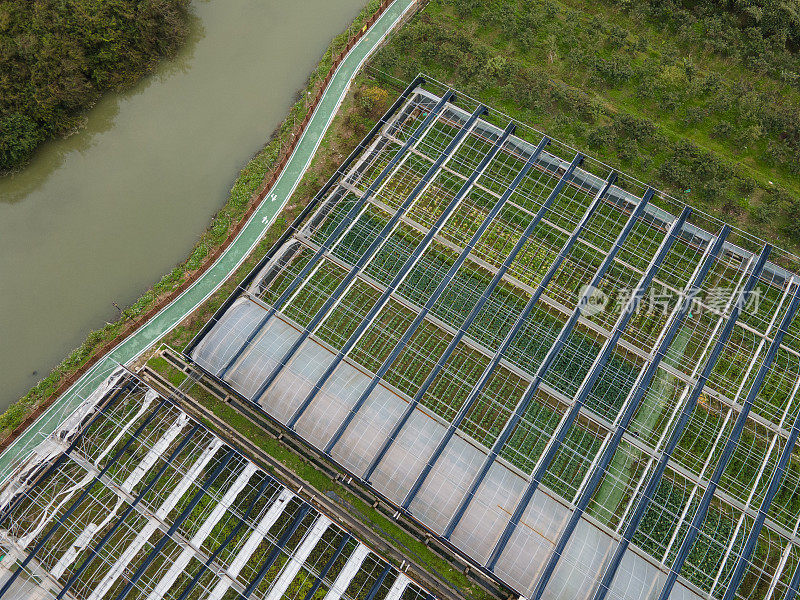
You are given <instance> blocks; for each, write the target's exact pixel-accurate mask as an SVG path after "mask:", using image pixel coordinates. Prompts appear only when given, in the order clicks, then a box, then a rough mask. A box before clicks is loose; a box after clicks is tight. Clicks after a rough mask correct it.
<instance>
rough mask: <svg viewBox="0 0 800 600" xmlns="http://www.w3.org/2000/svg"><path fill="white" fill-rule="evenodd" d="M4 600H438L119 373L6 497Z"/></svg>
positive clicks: (1, 539)
mask: <svg viewBox="0 0 800 600" xmlns="http://www.w3.org/2000/svg"><path fill="white" fill-rule="evenodd" d="M0 515H1V518H2V523H3V530H2V532H0V533H2V535H1V536H0V546H1V547H2V551H3V557H2V559H0V597H2V598H4V599H5V598H9V599H15V600H31V599H37V598H38V599H42V600H45V599H49V598H58V599H61V598H67V599H73V600H100V599H107V600H108V599H116V600H123V599H124V598H128V599H133V598H138V599H142V600H144V599H147V600H162V599H169V600H177V599H180V600H188V599H193V600H196V599H200V598H203V599H207V600H232V599H234V598H236V599H239V600H242V599H248V600H250V599H253V600H255V599H258V600H280V599H287V600H288V599H291V600H311V599H312V598H313V599H315V600H317V599H322V598H324V599H325V600H365V599H366V600H433V596H432V595H430V594H429V593H428V592H427V591H425V590H423V589H422V588H421V587H420V586H418V585H417V584H416V583H414V582H413V581H412V580H411V579H410V578H409V577H408V576H407V575H406V574H405V573H404V572H401V571H398V570H397V569H396V568H395V567H394V566H392V565H391V564H390V563H388V562H386V561H385V560H384V559H382V558H380V557H379V556H378V555H376V554H375V553H374V552H373V551H372V550H371V549H370V548H368V547H367V546H366V545H365V544H363V543H362V542H361V541H359V540H358V539H357V538H355V537H354V536H352V535H351V534H350V533H349V532H347V531H346V530H344V529H342V527H341V526H339V525H338V524H337V523H335V522H334V518H333V517H331V516H329V515H325V514H323V513H322V512H320V510H319V509H318V508H316V507H312V506H311V505H310V504H309V503H308V502H307V501H305V500H303V499H302V498H301V497H300V496H298V495H297V494H295V493H294V492H292V491H291V490H289V489H288V488H287V487H286V486H284V485H283V484H282V483H280V482H279V481H278V480H276V479H275V478H274V477H272V476H271V475H270V474H268V473H267V472H265V471H264V470H262V469H260V468H259V467H257V466H256V465H255V464H254V463H253V462H252V461H250V460H249V459H248V458H246V457H245V456H244V455H242V454H241V453H239V452H238V451H237V450H235V449H234V448H231V447H230V446H228V445H227V444H225V443H224V442H223V441H222V440H221V439H220V438H219V437H217V436H216V435H215V434H214V433H213V432H211V431H210V430H209V429H207V428H206V427H205V426H203V425H201V424H200V423H198V422H197V421H195V420H194V419H193V418H191V417H190V416H189V415H187V414H186V413H185V412H183V410H181V409H180V407H179V406H178V405H177V404H176V403H175V402H173V401H172V400H169V399H165V398H164V397H162V396H160V395H159V394H158V393H156V392H155V391H153V390H152V389H151V388H149V387H147V386H146V385H145V384H144V383H142V382H141V381H139V380H138V379H137V378H135V377H134V376H131V375H130V374H128V373H126V372H125V371H123V370H119V371H118V372H117V373H116V374H115V375H113V376H112V377H111V378H110V379H109V380H108V381H107V382H106V383H105V384H104V385H103V386H102V387H101V388H100V390H99V392H98V393H96V394H94V395H93V396H92V397H90V398H89V399H87V401H86V402H85V403H84V404H83V405H82V406H81V407H80V408H79V409H78V410H77V411H76V413H75V414H74V415H73V416H72V417H71V418H70V419H68V420H67V421H66V422H65V423H64V424H63V425H62V426H61V427H60V428H59V429H58V430H57V431H56V432H55V433H54V434H52V435H51V436H49V437H48V438H47V439H46V440H45V442H43V443H42V444H40V445H39V446H38V447H37V448H36V449H35V451H34V452H33V453H32V454H31V456H30V457H29V458H28V459H27V460H26V461H25V462H24V463H22V464H21V465H20V467H19V468H18V469H17V471H16V472H15V474H14V476H13V477H12V478H11V479H10V481H9V482H7V483H6V484H5V485H4V487H3V489H2V492H0Z"/></svg>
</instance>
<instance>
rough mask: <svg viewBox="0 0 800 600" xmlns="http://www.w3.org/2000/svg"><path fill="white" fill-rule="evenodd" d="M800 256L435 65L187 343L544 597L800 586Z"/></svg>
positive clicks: (351, 468) (244, 390) (408, 510)
mask: <svg viewBox="0 0 800 600" xmlns="http://www.w3.org/2000/svg"><path fill="white" fill-rule="evenodd" d="M798 267H800V264H798V259H797V258H796V257H794V256H792V255H790V254H787V253H784V252H782V251H780V250H777V249H774V248H771V247H770V246H769V245H767V244H765V243H764V242H762V241H760V240H758V239H756V238H754V237H752V236H749V235H748V234H746V233H744V232H741V231H738V230H734V229H732V228H730V227H728V226H727V225H725V224H724V223H723V222H721V221H718V220H717V219H716V218H714V217H712V216H709V215H705V214H703V213H701V212H699V211H693V210H691V209H690V208H689V207H686V206H684V205H683V204H682V203H680V202H679V201H677V200H675V199H673V198H671V197H669V196H668V195H666V194H664V193H662V192H659V191H657V190H654V189H652V188H649V187H647V186H646V185H643V184H641V183H640V182H638V181H636V180H635V179H633V178H631V177H628V176H626V175H623V174H618V173H615V172H614V171H613V170H612V169H610V168H609V167H607V166H605V165H603V164H600V163H598V162H596V161H594V160H592V159H590V158H589V157H586V156H584V155H582V154H581V153H580V152H578V151H576V150H573V149H571V148H569V147H568V146H566V145H564V144H561V143H559V142H556V141H555V140H551V139H549V138H548V137H547V136H546V135H544V134H542V133H540V132H537V131H536V130H535V129H533V128H531V127H528V126H525V125H523V124H520V123H515V122H513V121H511V120H510V119H509V118H507V117H505V116H504V115H503V114H502V113H499V112H497V111H494V110H488V109H487V108H486V107H485V106H482V105H480V104H479V103H477V102H475V101H473V100H471V99H470V98H469V97H467V96H465V95H463V94H460V93H457V92H454V91H453V90H450V89H448V88H447V87H446V86H443V85H442V84H438V83H436V82H433V81H430V80H428V81H423V80H422V78H419V79H417V80H416V81H415V82H414V83H413V84H412V85H411V86H409V88H407V89H406V90H405V91H404V92H403V93H402V94H401V95H400V96H399V98H398V99H397V101H396V102H395V103H394V105H393V106H392V107H391V108H390V109H389V111H388V112H387V113H386V114H385V115H384V116H383V118H382V119H381V121H380V122H379V123H378V124H377V125H376V126H375V128H374V129H373V130H372V131H371V132H370V133H369V135H368V136H367V137H366V138H365V140H364V141H363V142H362V143H361V144H360V145H359V147H358V148H357V149H356V150H355V151H354V152H353V154H351V155H350V156H349V157H348V158H347V159H346V160H345V161H344V162H343V163H342V165H341V167H340V168H339V170H338V171H337V173H336V174H335V175H334V176H333V178H332V179H331V180H330V181H329V182H328V183H327V184H326V185H325V186H324V187H323V188H322V189H321V190H320V191H319V193H318V194H317V196H316V197H315V199H314V201H313V202H312V204H311V205H310V206H309V208H308V209H307V210H306V211H304V213H303V214H302V215H301V218H300V220H299V221H298V222H297V223H295V224H294V225H293V226H292V228H290V229H289V231H288V232H287V234H286V235H285V236H284V237H283V238H282V239H281V240H280V242H279V243H278V244H276V245H275V246H274V247H273V248H272V249H271V250H270V252H269V253H268V254H267V255H266V256H265V257H264V258H263V260H262V261H261V263H260V264H259V266H258V267H257V268H256V269H255V270H254V271H253V272H252V273H251V274H250V275H249V276H248V277H247V278H246V279H245V282H244V283H243V284H242V285H241V286H240V287H239V289H238V290H237V291H236V293H235V294H234V295H233V296H231V297H230V298H229V299H228V301H227V302H226V303H225V304H224V305H223V307H222V308H221V309H220V310H219V311H218V312H217V314H216V315H215V317H214V318H213V319H212V320H211V321H210V322H209V323H208V324H207V326H206V327H205V328H204V329H203V331H202V332H201V333H200V334H199V335H198V336H197V338H195V340H194V341H193V342H192V343H191V344H190V346H189V347H188V348H187V351H186V354H187V357H189V358H190V359H191V360H192V361H193V362H194V363H195V364H196V365H198V366H199V367H201V368H202V369H203V370H204V371H205V372H206V373H207V374H208V375H210V376H212V377H213V378H215V379H216V380H217V381H218V382H221V383H222V384H224V385H225V386H227V389H229V390H230V391H231V392H232V393H235V395H236V396H238V397H239V398H241V399H243V400H245V401H247V402H248V403H250V405H251V406H253V407H257V408H258V409H259V410H260V411H262V413H263V414H265V415H267V416H269V418H271V419H272V420H274V421H276V422H278V423H281V424H282V425H283V426H284V427H285V428H286V430H288V431H290V432H292V434H293V435H296V436H297V437H299V438H301V439H303V440H304V441H305V442H306V443H307V444H308V445H309V446H310V447H313V448H315V449H316V451H318V452H319V453H321V454H324V455H326V456H328V457H329V458H330V459H331V460H332V461H334V462H335V463H337V464H338V465H339V466H340V468H341V469H343V470H344V471H346V472H347V473H349V474H351V475H352V476H354V477H357V478H358V479H359V480H360V481H362V482H363V483H364V484H365V485H366V486H368V487H369V488H370V489H371V490H372V491H373V492H374V493H375V494H377V495H378V496H379V497H381V498H382V499H384V500H385V501H386V502H388V503H390V504H391V505H393V506H394V507H395V509H396V511H397V514H398V515H405V516H406V517H408V518H410V519H412V520H413V521H415V522H416V523H418V524H419V525H421V526H423V527H425V528H427V529H428V530H429V531H430V532H432V533H433V534H435V535H436V536H437V537H438V539H439V540H441V541H442V543H444V544H445V545H446V546H448V547H449V548H450V549H451V550H452V551H453V552H454V553H456V554H458V555H459V556H461V557H462V558H463V559H464V560H467V561H469V563H470V564H472V565H475V566H476V567H477V568H480V569H481V570H482V571H483V572H485V573H486V574H488V575H490V576H492V577H493V578H495V579H496V580H497V581H500V582H502V583H504V584H505V585H507V586H508V587H509V588H511V589H512V590H515V591H516V592H517V593H519V594H522V595H523V596H525V597H526V598H535V599H537V600H538V599H539V598H548V599H563V600H574V599H576V598H587V599H593V600H603V599H604V598H609V599H611V598H614V599H630V600H639V599H641V598H653V599H655V598H660V599H666V598H672V599H678V598H681V599H697V598H707V597H714V598H724V599H725V600H733V599H734V598H737V599H753V600H756V599H757V600H777V599H781V600H791V599H793V598H794V597H795V595H796V590H797V588H798V587H799V585H798V583H799V582H800V538H798V518H800V454H798V453H797V451H796V448H795V443H796V441H797V435H798V433H799V432H800V423H798V417H799V416H800V403H799V402H798V398H797V390H798V386H800V329H799V328H800V320H798V319H795V314H796V312H797V309H798V303H800V279H798V278H797V277H796V276H795V275H794V273H798V272H800V270H799V269H798Z"/></svg>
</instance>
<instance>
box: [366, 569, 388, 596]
mask: <svg viewBox="0 0 800 600" xmlns="http://www.w3.org/2000/svg"><path fill="white" fill-rule="evenodd" d="M391 570H392V565H390V564H389V563H386V565H385V566H384V567H383V571H381V574H380V575H379V576H378V578H377V579H376V580H375V583H373V584H372V587H371V588H370V590H369V593H368V594H367V597H366V598H364V600H375V597H376V596H377V595H378V592H379V591H380V589H381V586H382V585H383V582H384V581H386V577H387V575H389V572H390V571H391Z"/></svg>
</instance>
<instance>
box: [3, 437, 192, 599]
mask: <svg viewBox="0 0 800 600" xmlns="http://www.w3.org/2000/svg"><path fill="white" fill-rule="evenodd" d="M199 430H200V424H199V423H198V424H196V425H195V426H194V427H192V429H190V430H189V432H188V433H187V434H186V435H185V436H183V439H182V440H181V442H180V443H179V444H178V446H177V447H176V448H175V449H174V450H173V451H172V452H171V453H170V455H169V457H168V458H167V460H165V461H164V464H163V465H161V468H159V470H158V471H157V472H156V474H155V476H154V477H153V478H152V479H151V480H150V481H149V482H148V483H147V485H145V486H144V487H143V488H142V490H141V491H140V492H139V493H138V494H137V495H136V497H135V498H134V499H133V500H132V501H131V503H130V504H129V505H128V508H126V509H125V512H123V513H122V515H121V516H120V517H119V518H118V519H117V520H116V522H115V523H114V525H112V526H111V529H109V530H108V531H107V532H106V533H105V535H104V536H103V537H102V538H101V539H100V541H99V542H97V544H96V545H95V547H94V548H92V551H91V552H90V553H89V556H87V557H86V558H85V559H84V560H83V562H82V563H81V564H80V566H79V567H78V568H77V569H76V570H75V571H73V573H72V575H70V577H69V579H68V580H67V583H65V584H64V587H63V588H61V591H60V592H59V593H58V595H57V596H56V600H61V599H62V598H63V597H64V596H65V595H66V594H67V592H68V591H69V589H70V588H71V587H72V586H73V584H74V583H75V582H76V581H77V580H78V579H79V578H80V576H81V575H83V573H84V571H86V569H87V568H88V567H89V565H90V564H91V563H92V561H93V560H94V559H95V558H96V557H97V555H98V554H99V553H100V551H101V550H102V549H103V548H104V547H105V545H106V544H107V543H108V541H109V540H110V539H111V538H112V537H113V536H114V534H115V533H116V532H117V531H118V530H119V528H120V527H121V526H122V524H123V523H124V522H125V519H127V518H128V517H129V516H130V515H131V513H133V511H134V510H135V509H136V506H137V505H138V504H139V502H141V501H142V498H144V497H145V495H146V494H147V493H148V492H149V491H150V490H151V489H153V486H155V485H156V483H157V482H158V480H159V479H161V477H162V476H163V475H164V473H166V471H167V469H168V468H169V467H170V466H171V465H172V462H173V461H174V460H175V459H176V458H177V457H178V455H180V453H181V452H183V449H184V448H185V447H186V446H187V444H188V443H189V442H190V441H191V439H192V438H193V437H194V435H195V434H196V433H197V432H198V431H199ZM1 596H2V594H0V597H1Z"/></svg>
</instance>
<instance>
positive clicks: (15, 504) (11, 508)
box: [0, 381, 132, 596]
mask: <svg viewBox="0 0 800 600" xmlns="http://www.w3.org/2000/svg"><path fill="white" fill-rule="evenodd" d="M131 387H132V385H131V382H130V381H128V382H126V383H125V384H124V385H123V386H122V387H120V388H119V389H118V390H115V392H114V395H113V396H111V398H110V399H109V400H108V402H106V403H105V405H103V407H102V408H101V409H100V410H99V411H97V412H96V413H95V414H94V415H92V418H91V419H89V422H88V423H87V424H86V425H85V426H84V427H83V428H82V429H81V430H80V431H79V432H78V434H77V435H76V436H75V439H73V440H72V442H70V444H69V446H67V448H66V450H65V451H64V452H62V453H60V454H59V455H58V457H57V458H56V459H55V460H54V461H53V462H52V464H51V465H50V466H49V467H47V469H45V471H44V473H42V475H41V476H40V477H39V478H38V479H37V481H44V480H45V479H47V478H49V477H50V476H51V475H52V474H53V473H55V471H56V469H58V467H60V466H61V465H62V464H63V463H64V461H65V460H67V457H68V456H69V453H70V452H72V451H73V450H75V448H76V447H77V446H78V444H79V443H80V441H81V440H82V439H83V437H84V435H86V432H87V431H89V429H90V428H91V427H92V425H94V424H95V423H96V422H97V420H98V419H99V418H100V417H101V416H103V415H104V414H105V412H106V410H107V409H108V408H110V407H111V405H113V404H114V403H116V401H117V400H118V399H119V398H120V397H121V396H122V394H123V392H126V391H128V390H130V388H131ZM24 499H25V494H19V495H18V496H17V497H16V498H14V500H13V501H12V502H11V503H10V504H9V505H8V508H6V510H5V511H3V514H2V516H0V525H2V523H3V522H4V521H5V520H6V519H7V518H8V517H9V515H11V514H12V513H13V512H14V511H15V510H17V507H18V506H19V505H20V503H22V501H23V500H24ZM0 596H2V594H1V593H0Z"/></svg>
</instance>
